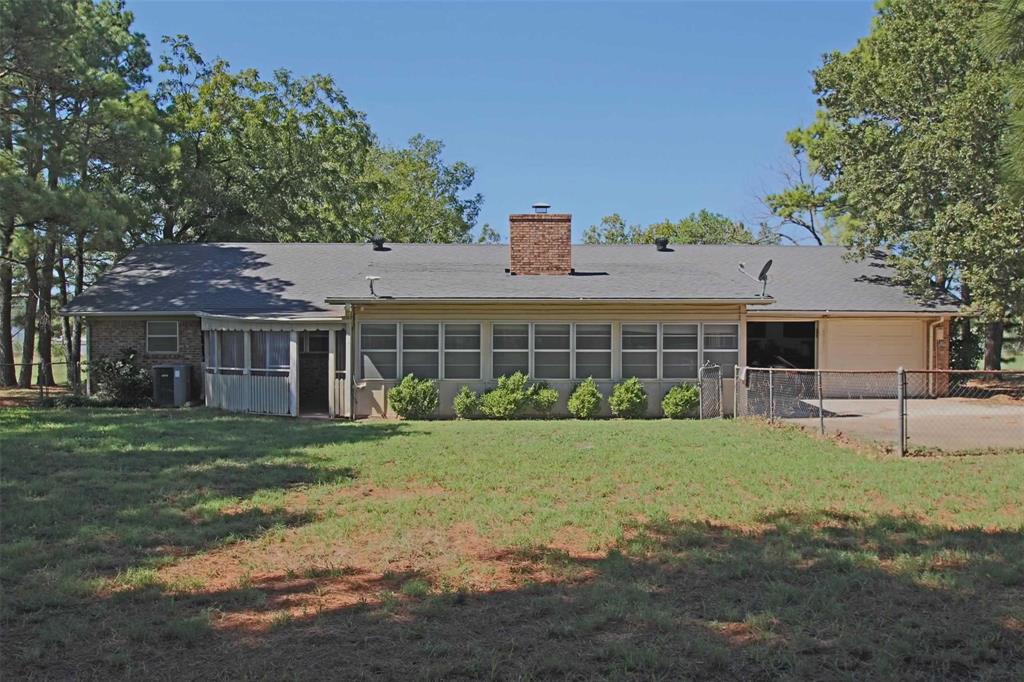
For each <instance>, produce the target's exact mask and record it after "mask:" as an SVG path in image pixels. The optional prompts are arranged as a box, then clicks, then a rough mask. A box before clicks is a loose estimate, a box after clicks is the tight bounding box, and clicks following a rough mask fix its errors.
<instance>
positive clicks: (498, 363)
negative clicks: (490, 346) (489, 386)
mask: <svg viewBox="0 0 1024 682" xmlns="http://www.w3.org/2000/svg"><path fill="white" fill-rule="evenodd" d="M491 361H492V363H493V365H494V366H493V367H492V368H491V371H492V373H493V374H494V376H495V377H503V376H508V375H509V374H515V373H516V372H522V373H523V374H529V373H530V354H529V352H527V351H495V352H494V353H493V354H492V356H491Z"/></svg>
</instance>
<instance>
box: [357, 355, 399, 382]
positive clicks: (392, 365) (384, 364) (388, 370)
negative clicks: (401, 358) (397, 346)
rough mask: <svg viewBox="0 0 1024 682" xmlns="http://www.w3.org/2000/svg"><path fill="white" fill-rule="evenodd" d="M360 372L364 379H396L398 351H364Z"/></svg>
mask: <svg viewBox="0 0 1024 682" xmlns="http://www.w3.org/2000/svg"><path fill="white" fill-rule="evenodd" d="M362 373H363V377H364V378H366V379H396V378H397V377H398V353H396V352H395V351H368V352H364V353H363V367H362Z"/></svg>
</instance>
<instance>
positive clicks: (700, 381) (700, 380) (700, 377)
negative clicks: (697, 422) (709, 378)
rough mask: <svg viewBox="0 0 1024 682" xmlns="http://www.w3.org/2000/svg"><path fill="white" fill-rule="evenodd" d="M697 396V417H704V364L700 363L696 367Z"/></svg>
mask: <svg viewBox="0 0 1024 682" xmlns="http://www.w3.org/2000/svg"><path fill="white" fill-rule="evenodd" d="M697 388H698V389H699V390H698V391H697V397H698V398H699V399H700V401H699V402H698V403H697V418H698V419H704V366H703V365H701V366H700V367H699V368H698V369H697Z"/></svg>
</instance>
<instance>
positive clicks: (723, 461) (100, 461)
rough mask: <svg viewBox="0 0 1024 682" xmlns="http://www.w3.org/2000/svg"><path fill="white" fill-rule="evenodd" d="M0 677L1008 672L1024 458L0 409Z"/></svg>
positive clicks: (1017, 608) (695, 428) (1021, 663)
mask: <svg viewBox="0 0 1024 682" xmlns="http://www.w3.org/2000/svg"><path fill="white" fill-rule="evenodd" d="M0 438H2V440H0V447H2V453H0V454H2V471H0V475H2V489H0V494H2V497H0V505H2V517H0V521H2V524H3V528H2V555H0V558H2V581H3V603H2V622H0V626H2V635H0V636H2V647H0V651H2V656H3V660H2V662H0V667H2V669H3V670H4V672H5V676H7V677H9V678H10V679H15V678H24V677H50V678H58V677H59V678H66V677H93V678H108V677H111V676H114V677H122V676H126V677H138V678H175V679H183V678H215V677H242V676H249V677H268V678H274V679H280V678H289V677H303V678H310V677H322V678H337V677H359V676H366V677H374V676H375V677H387V678H408V677H412V678H419V677H430V678H452V677H464V678H480V677H487V678H491V677H496V678H515V679H524V678H526V679H529V678H547V677H556V676H557V677H574V678H591V677H612V678H620V677H641V678H645V679H647V678H679V677H696V678H708V677H725V678H742V679H770V678H778V677H789V678H791V677H798V678H804V679H810V678H814V679H836V678H861V679H863V678H870V677H889V678H903V679H935V678H945V677H958V678H966V677H972V678H974V677H980V678H984V677H987V678H1001V679H1014V678H1016V679H1020V678H1021V677H1022V676H1024V500H1022V497H1024V493H1022V491H1024V457H1022V456H1021V455H1019V454H1017V455H1011V454H1007V455H986V456H976V457H959V458H957V457H934V458H910V459H904V460H899V459H894V458H890V457H886V456H882V455H876V454H872V453H871V452H860V451H855V450H852V449H846V448H843V447H841V446H839V445H837V444H834V443H832V442H828V441H822V440H818V439H815V438H813V437H810V436H807V435H805V434H803V433H801V432H799V431H797V430H795V429H793V428H788V427H787V428H776V429H770V428H767V427H764V426H761V425H759V424H755V423H747V422H728V421H726V422H722V421H717V422H670V421H663V420H659V421H638V422H622V421H598V422H588V423H580V422H570V421H532V422H375V423H370V422H367V423H359V424H347V423H337V422H328V421H293V420H285V419H273V418H252V417H244V416H238V415H225V414H219V413H216V412H213V411H207V410H194V411H192V410H183V411H159V410H154V411H141V412H139V411H131V410H125V411H115V410H108V411H104V410H28V409H17V408H13V409H3V410H0Z"/></svg>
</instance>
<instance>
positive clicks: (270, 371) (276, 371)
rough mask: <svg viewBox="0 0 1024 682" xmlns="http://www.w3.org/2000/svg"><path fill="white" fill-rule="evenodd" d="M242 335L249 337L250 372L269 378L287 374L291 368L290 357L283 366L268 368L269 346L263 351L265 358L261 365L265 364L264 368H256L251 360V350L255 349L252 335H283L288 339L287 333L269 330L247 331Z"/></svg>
mask: <svg viewBox="0 0 1024 682" xmlns="http://www.w3.org/2000/svg"><path fill="white" fill-rule="evenodd" d="M244 333H246V334H248V335H249V355H250V357H249V366H250V371H252V372H258V373H260V374H266V375H269V376H279V375H282V374H287V373H288V370H289V368H290V367H291V358H290V357H289V358H288V361H287V362H285V364H283V365H277V366H274V367H271V366H270V345H269V344H268V345H267V347H266V348H264V349H263V350H264V355H265V357H264V358H263V364H265V365H266V367H256V366H255V364H253V359H254V358H253V357H252V349H253V348H254V347H255V344H254V343H253V339H254V338H255V337H254V336H253V335H254V334H284V336H285V339H288V338H289V336H288V332H283V331H276V330H269V329H267V330H264V329H254V330H251V331H248V332H244Z"/></svg>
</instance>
